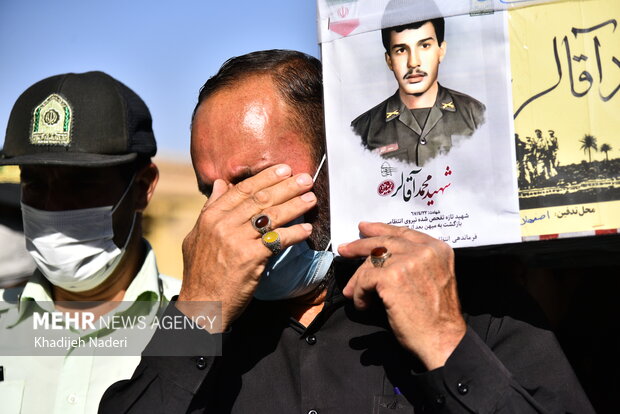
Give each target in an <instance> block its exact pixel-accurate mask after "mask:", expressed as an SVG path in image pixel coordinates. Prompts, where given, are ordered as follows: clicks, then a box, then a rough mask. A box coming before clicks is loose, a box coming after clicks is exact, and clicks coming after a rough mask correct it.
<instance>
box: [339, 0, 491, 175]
mask: <svg viewBox="0 0 620 414" xmlns="http://www.w3.org/2000/svg"><path fill="white" fill-rule="evenodd" d="M400 3H402V2H398V1H394V0H392V1H390V3H388V5H387V7H386V10H385V13H384V17H383V22H382V27H384V28H383V29H382V30H381V37H382V41H383V46H384V48H385V61H386V64H387V67H388V68H389V70H390V71H392V73H393V74H394V78H395V79H396V81H397V82H398V90H397V91H396V93H394V95H392V96H391V97H389V98H387V99H386V100H384V101H383V102H381V103H379V104H378V105H376V106H375V107H373V108H372V109H370V110H368V111H366V112H364V113H363V114H361V115H359V116H358V117H357V118H355V119H354V120H353V121H352V122H351V127H352V128H353V131H354V132H355V133H356V134H357V135H359V136H360V137H361V140H362V144H363V145H364V146H365V147H366V148H368V149H369V150H371V151H374V152H377V153H378V154H380V155H381V156H382V157H383V158H395V159H399V160H401V161H405V162H408V163H412V164H416V165H418V166H423V165H424V164H426V163H427V162H428V161H429V160H431V159H433V158H435V157H436V156H437V155H441V154H447V153H448V152H449V151H450V149H451V148H452V146H453V145H454V144H456V143H457V141H458V139H459V138H462V137H470V136H471V135H472V134H473V133H474V131H476V129H478V127H479V126H480V125H482V124H483V123H484V112H485V109H486V108H485V105H484V104H483V103H481V102H479V101H478V100H476V99H474V98H472V97H471V96H469V95H466V94H464V93H461V92H457V91H454V90H452V89H448V88H446V87H444V86H442V85H441V84H440V83H439V81H438V74H439V65H440V63H441V62H442V61H443V59H444V57H445V56H446V52H447V43H446V41H445V40H444V32H445V21H444V19H443V18H441V17H439V18H434V19H430V20H423V21H418V22H414V23H409V24H404V25H398V26H391V25H390V21H391V20H392V16H394V15H395V12H396V8H397V7H400ZM437 15H439V12H438V11H437Z"/></svg>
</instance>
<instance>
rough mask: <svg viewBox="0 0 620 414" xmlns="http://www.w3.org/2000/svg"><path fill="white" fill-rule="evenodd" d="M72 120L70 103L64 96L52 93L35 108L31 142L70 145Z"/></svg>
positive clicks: (34, 143)
mask: <svg viewBox="0 0 620 414" xmlns="http://www.w3.org/2000/svg"><path fill="white" fill-rule="evenodd" d="M72 121H73V119H72V111H71V106H70V105H69V103H68V102H67V101H66V100H65V99H64V98H63V97H62V96H60V95H58V94H55V93H53V94H51V95H50V96H48V97H47V99H45V100H44V101H43V102H42V103H41V104H40V105H39V106H37V107H36V108H35V109H34V112H33V114H32V131H31V133H30V143H31V144H33V145H62V146H65V147H66V146H69V144H71V127H72V123H73V122H72Z"/></svg>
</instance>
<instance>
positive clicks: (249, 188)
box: [218, 164, 291, 210]
mask: <svg viewBox="0 0 620 414" xmlns="http://www.w3.org/2000/svg"><path fill="white" fill-rule="evenodd" d="M290 176H291V167H290V166H288V165H286V164H276V165H273V166H271V167H269V168H265V169H264V170H263V171H261V172H259V173H258V174H256V175H253V176H251V177H249V178H246V179H245V180H243V181H241V182H239V183H237V184H236V185H234V186H232V187H231V190H233V191H229V192H227V193H226V194H225V195H224V196H223V197H220V199H219V203H218V205H219V208H220V209H222V210H232V209H233V208H235V207H237V206H238V205H239V204H241V203H242V202H244V201H246V200H247V199H248V198H252V197H254V196H255V194H256V193H257V192H259V191H260V190H262V189H265V188H268V187H270V186H272V185H274V184H277V183H279V182H280V181H283V180H286V179H287V178H289V177H290Z"/></svg>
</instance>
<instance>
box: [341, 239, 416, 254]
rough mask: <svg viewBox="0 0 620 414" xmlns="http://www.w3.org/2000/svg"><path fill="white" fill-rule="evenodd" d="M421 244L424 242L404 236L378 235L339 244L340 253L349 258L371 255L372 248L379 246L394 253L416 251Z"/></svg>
mask: <svg viewBox="0 0 620 414" xmlns="http://www.w3.org/2000/svg"><path fill="white" fill-rule="evenodd" d="M421 244H422V243H414V242H412V241H410V240H408V239H405V238H402V237H394V236H378V237H370V238H366V239H359V240H355V241H353V242H351V243H346V244H341V245H340V246H338V253H340V255H342V256H343V257H347V258H354V257H365V256H369V255H370V253H371V252H372V249H374V248H375V247H379V246H383V247H385V248H387V249H388V251H389V252H390V253H392V254H394V253H414V252H413V250H414V249H415V246H416V245H421Z"/></svg>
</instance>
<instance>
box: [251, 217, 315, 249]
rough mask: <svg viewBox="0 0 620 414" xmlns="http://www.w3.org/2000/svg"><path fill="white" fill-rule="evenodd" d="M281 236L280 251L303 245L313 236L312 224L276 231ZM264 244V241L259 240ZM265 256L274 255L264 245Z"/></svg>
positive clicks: (302, 224) (296, 225)
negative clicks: (295, 245) (302, 243)
mask: <svg viewBox="0 0 620 414" xmlns="http://www.w3.org/2000/svg"><path fill="white" fill-rule="evenodd" d="M274 231H275V232H276V233H278V235H279V236H280V250H281V251H283V250H284V249H286V248H288V247H289V246H292V245H294V244H297V243H301V242H303V241H304V240H306V239H307V238H308V237H310V235H311V234H312V224H310V223H300V224H295V225H293V226H290V227H280V228H278V229H276V230H274ZM259 242H260V243H261V244H262V243H263V241H262V239H260V240H259ZM262 252H263V254H264V255H265V256H266V257H268V256H271V255H273V252H272V251H271V249H270V248H269V247H267V246H265V245H264V244H263V250H262Z"/></svg>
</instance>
